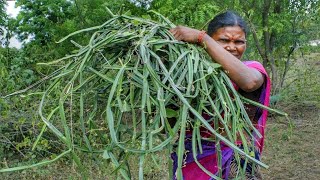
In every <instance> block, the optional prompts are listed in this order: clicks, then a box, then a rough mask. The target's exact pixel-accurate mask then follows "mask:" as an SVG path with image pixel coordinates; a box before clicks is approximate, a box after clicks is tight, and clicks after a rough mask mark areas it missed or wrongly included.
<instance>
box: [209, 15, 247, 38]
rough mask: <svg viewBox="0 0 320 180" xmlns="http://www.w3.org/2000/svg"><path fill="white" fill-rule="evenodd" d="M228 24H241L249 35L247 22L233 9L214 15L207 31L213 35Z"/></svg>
mask: <svg viewBox="0 0 320 180" xmlns="http://www.w3.org/2000/svg"><path fill="white" fill-rule="evenodd" d="M226 26H239V27H240V28H241V29H242V30H243V32H244V33H245V35H246V36H247V24H246V22H245V21H244V20H243V19H242V17H240V16H239V15H238V14H236V13H235V12H233V11H226V12H224V13H221V14H218V15H217V16H216V17H214V18H213V19H212V20H211V21H210V23H209V25H208V30H207V33H208V35H209V36H212V35H213V34H214V33H215V32H216V31H217V30H218V29H219V28H222V27H226Z"/></svg>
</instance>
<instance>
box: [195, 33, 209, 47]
mask: <svg viewBox="0 0 320 180" xmlns="http://www.w3.org/2000/svg"><path fill="white" fill-rule="evenodd" d="M206 34H207V33H206V31H201V32H200V33H199V34H198V42H197V43H198V44H200V45H201V44H202V42H203V38H204V36H205V35H206Z"/></svg>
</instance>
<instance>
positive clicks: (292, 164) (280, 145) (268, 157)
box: [0, 0, 320, 179]
mask: <svg viewBox="0 0 320 180" xmlns="http://www.w3.org/2000/svg"><path fill="white" fill-rule="evenodd" d="M6 3H7V1H5V0H0V26H1V27H2V29H1V30H0V38H1V39H0V41H1V47H0V89H1V91H0V96H1V97H2V98H0V169H4V168H8V167H15V166H21V165H28V164H33V163H36V162H40V161H41V160H43V159H46V158H47V159H52V158H55V157H56V156H57V155H58V154H59V153H60V151H61V149H63V147H62V145H59V144H58V143H57V140H56V137H53V135H52V134H51V133H50V131H49V130H47V131H46V132H45V133H44V135H43V136H42V139H41V140H40V141H39V143H38V145H37V147H36V148H35V149H32V146H33V143H34V142H35V141H36V138H37V136H38V134H39V133H40V131H41V128H42V126H43V122H42V121H41V120H40V118H39V116H38V115H37V109H38V105H39V101H40V98H39V97H38V96H37V95H33V96H25V95H17V96H10V97H6V98H4V97H5V96H6V95H8V94H10V93H13V92H16V91H19V90H22V89H25V88H27V87H30V86H31V85H32V84H33V83H35V82H37V81H39V80H41V79H43V78H44V77H46V75H47V74H48V73H49V72H51V71H52V68H48V67H43V66H39V65H37V63H39V62H49V61H53V60H56V59H58V58H61V57H63V56H65V55H67V54H70V52H72V51H74V50H75V49H76V47H75V46H74V44H72V43H70V42H67V41H65V42H63V43H60V44H57V43H56V42H57V41H58V40H60V39H61V38H63V37H64V36H66V35H68V34H70V33H72V32H74V31H76V30H79V29H84V28H88V27H92V26H96V25H100V24H102V23H104V22H105V21H107V20H108V19H110V18H111V17H110V15H109V14H108V13H107V11H106V7H108V8H109V9H110V10H111V11H112V12H114V13H119V14H124V13H125V14H130V15H133V16H139V17H143V18H146V19H152V18H153V17H152V15H150V13H148V11H149V10H155V11H157V12H159V13H161V14H162V15H164V16H165V17H167V18H168V19H170V20H171V21H172V22H173V23H175V24H177V25H178V24H179V25H186V26H190V27H193V28H197V29H203V27H206V23H207V22H208V21H209V20H211V19H212V18H213V17H214V16H215V15H216V14H218V13H220V12H223V11H225V10H227V9H231V10H235V11H237V12H239V14H240V15H242V16H243V17H245V19H246V21H247V22H248V25H249V27H250V34H249V37H248V49H247V51H246V53H245V55H244V59H256V60H258V61H260V62H261V63H263V65H264V66H265V67H266V68H267V70H268V72H269V74H270V76H271V78H272V87H273V88H272V98H271V106H272V107H273V108H276V109H279V110H282V111H285V112H287V113H288V114H289V120H288V119H285V118H283V117H279V116H277V115H270V117H269V122H268V127H267V140H266V149H265V152H264V155H263V159H262V160H263V161H265V162H266V163H267V164H268V165H269V166H270V168H269V169H264V170H263V174H264V177H265V178H266V179H316V177H317V175H319V174H320V158H319V156H318V154H319V153H320V151H319V148H318V146H319V144H320V142H319V138H317V133H318V132H319V124H320V91H319V89H320V83H319V79H318V77H320V70H319V69H320V61H319V57H320V53H319V49H320V48H319V44H318V46H317V44H316V43H315V45H313V46H312V45H311V43H310V42H317V41H316V40H319V39H320V33H319V32H320V26H319V24H320V2H319V1H318V0H246V1H244V0H233V1H224V0H223V1H222V0H212V1H208V0H196V1H195V0H148V1H143V0H90V1H89V0H16V6H19V7H20V8H21V10H20V12H19V14H18V16H17V17H16V18H12V17H9V16H8V15H7V14H6V11H5V5H6ZM5 32H6V33H5ZM13 36H16V37H17V38H18V39H19V40H20V41H21V42H23V45H22V47H21V48H19V49H16V48H12V47H10V46H9V40H10V39H11V38H12V37H13ZM89 38H90V33H88V34H87V36H75V37H74V38H73V40H74V41H75V42H77V43H78V44H84V43H86V42H88V41H89ZM39 88H43V87H39ZM82 158H84V159H86V160H85V162H84V163H85V166H87V167H89V168H88V169H89V170H90V173H89V174H90V177H92V178H93V179H105V178H107V177H112V176H116V173H113V171H112V170H110V168H108V167H110V165H109V161H108V160H106V159H105V160H104V159H103V157H102V154H101V155H88V154H82ZM162 158H164V159H167V158H166V157H163V155H159V156H158V157H157V159H154V158H153V160H154V161H150V163H149V164H147V165H146V166H148V167H149V168H147V170H146V172H145V173H146V174H145V177H146V179H163V178H165V177H167V173H168V172H167V170H166V168H167V166H166V164H167V162H166V161H163V160H162ZM132 162H133V163H134V160H132ZM155 162H158V163H155ZM0 177H3V178H1V179H17V178H19V179H20V178H27V179H33V178H37V179H48V177H49V179H50V178H51V179H55V178H59V179H60V178H62V179H68V178H71V179H73V178H75V179H77V178H79V177H80V175H79V172H78V171H77V168H76V166H75V165H74V163H73V162H72V161H71V160H69V159H68V158H63V159H61V160H60V161H57V162H55V163H52V164H49V165H47V166H43V167H40V168H32V169H29V170H23V171H17V172H11V173H0Z"/></svg>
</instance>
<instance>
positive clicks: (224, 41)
mask: <svg viewBox="0 0 320 180" xmlns="http://www.w3.org/2000/svg"><path fill="white" fill-rule="evenodd" d="M219 42H222V43H228V42H229V40H228V39H219Z"/></svg>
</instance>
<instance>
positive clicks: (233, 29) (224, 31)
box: [213, 26, 246, 38]
mask: <svg viewBox="0 0 320 180" xmlns="http://www.w3.org/2000/svg"><path fill="white" fill-rule="evenodd" d="M214 36H226V37H233V38H245V37H246V34H245V32H244V31H243V30H242V28H241V27H240V26H225V27H221V28H219V29H217V31H215V32H214V33H213V37H214Z"/></svg>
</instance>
